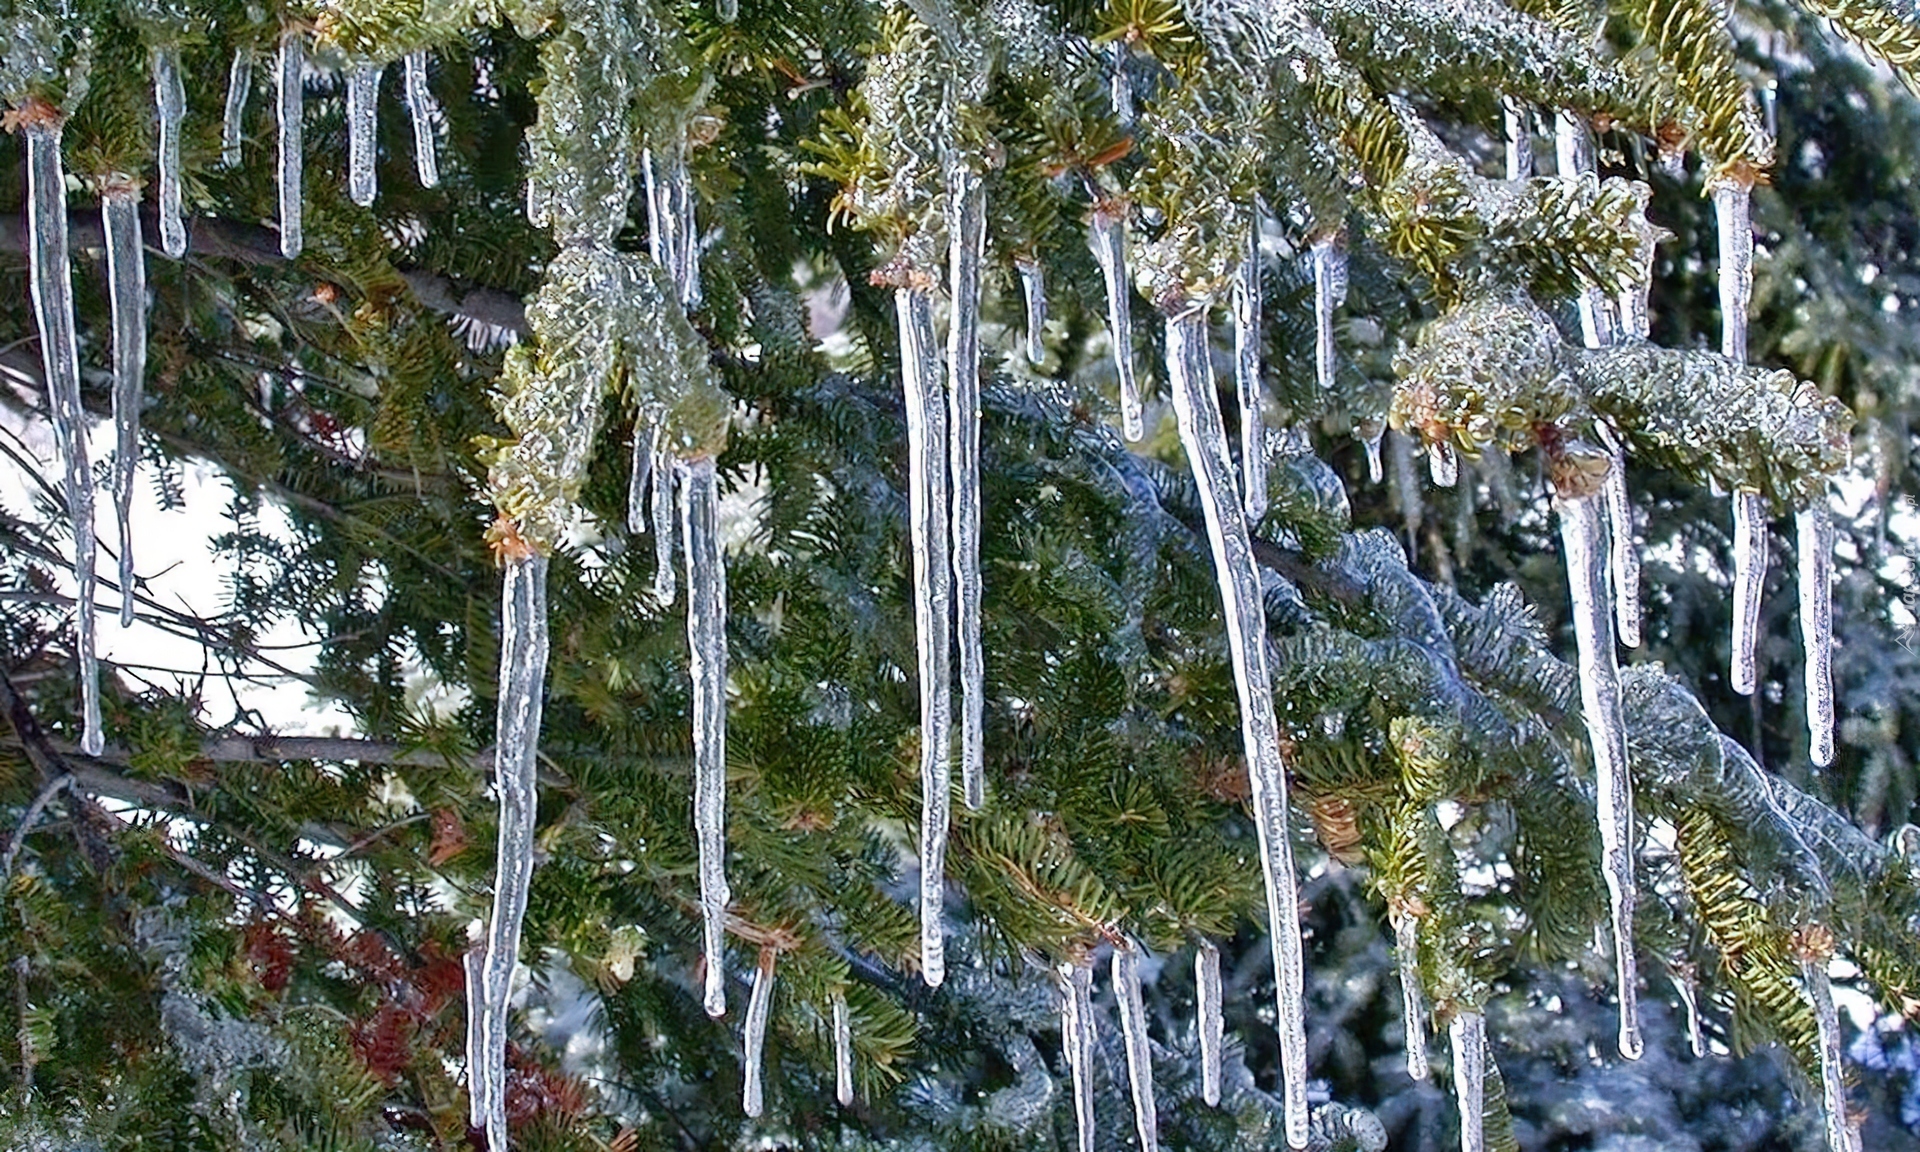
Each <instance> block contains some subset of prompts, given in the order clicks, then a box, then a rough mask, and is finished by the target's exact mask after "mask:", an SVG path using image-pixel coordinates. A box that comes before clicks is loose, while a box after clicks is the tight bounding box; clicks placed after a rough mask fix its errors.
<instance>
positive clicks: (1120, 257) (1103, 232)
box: [1088, 200, 1146, 440]
mask: <svg viewBox="0 0 1920 1152" xmlns="http://www.w3.org/2000/svg"><path fill="white" fill-rule="evenodd" d="M1088 242H1089V244H1090V246H1091V247H1092V248H1093V257H1094V259H1095V260H1097V261H1099V263H1100V274H1101V276H1102V278H1104V279H1105V281H1106V284H1107V329H1108V331H1109V332H1110V333H1112V336H1113V367H1114V371H1115V372H1117V373H1119V376H1120V424H1121V431H1123V432H1124V433H1126V437H1127V439H1129V440H1138V439H1140V438H1141V437H1142V436H1145V435H1146V427H1145V422H1144V420H1145V418H1144V417H1143V416H1142V414H1141V410H1140V382H1139V381H1138V380H1137V379H1135V377H1134V373H1133V298H1132V293H1133V285H1132V283H1131V282H1130V281H1129V279H1128V276H1127V220H1126V201H1124V200H1102V201H1098V202H1096V203H1095V204H1094V206H1093V224H1092V228H1091V231H1090V232H1089V233H1088Z"/></svg>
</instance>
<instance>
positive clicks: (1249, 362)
mask: <svg viewBox="0 0 1920 1152" xmlns="http://www.w3.org/2000/svg"><path fill="white" fill-rule="evenodd" d="M1248 216H1249V218H1250V220H1249V223H1248V226H1247V250H1246V253H1245V254H1244V255H1242V256H1241V257H1240V270H1239V275H1238V276H1236V277H1235V278H1234V283H1233V379H1234V386H1235V387H1234V390H1235V391H1236V392H1237V393H1238V394H1239V397H1240V476H1241V481H1240V488H1241V492H1240V495H1241V499H1242V501H1243V503H1244V504H1245V506H1246V509H1247V519H1248V520H1249V521H1255V522H1257V521H1258V520H1259V519H1260V518H1261V517H1262V516H1265V515H1266V514H1267V429H1266V425H1265V423H1264V422H1263V419H1262V413H1261V404H1260V399H1261V397H1260V209H1259V206H1258V205H1255V206H1253V207H1252V208H1251V210H1250V211H1249V212H1248Z"/></svg>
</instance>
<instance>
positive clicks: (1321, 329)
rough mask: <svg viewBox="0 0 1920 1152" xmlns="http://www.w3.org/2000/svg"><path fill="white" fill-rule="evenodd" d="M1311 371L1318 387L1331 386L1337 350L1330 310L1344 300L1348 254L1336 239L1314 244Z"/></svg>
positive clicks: (1337, 364)
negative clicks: (1316, 379) (1314, 375)
mask: <svg viewBox="0 0 1920 1152" xmlns="http://www.w3.org/2000/svg"><path fill="white" fill-rule="evenodd" d="M1312 251H1313V319H1314V343H1313V364H1314V372H1315V374H1316V376H1317V378H1318V379H1319V381H1320V387H1322V388H1331V387H1333V377H1334V372H1335V370H1336V369H1337V368H1338V367H1339V355H1340V349H1339V346H1338V345H1337V344H1335V343H1334V339H1333V310H1334V309H1335V308H1338V307H1339V306H1340V304H1341V302H1342V301H1344V300H1345V299H1346V297H1347V253H1346V249H1344V248H1342V247H1341V246H1340V244H1339V243H1338V239H1337V237H1334V236H1322V237H1320V238H1319V239H1318V240H1315V241H1314V242H1313V248H1312Z"/></svg>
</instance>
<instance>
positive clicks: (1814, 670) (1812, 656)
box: [1794, 493, 1833, 768]
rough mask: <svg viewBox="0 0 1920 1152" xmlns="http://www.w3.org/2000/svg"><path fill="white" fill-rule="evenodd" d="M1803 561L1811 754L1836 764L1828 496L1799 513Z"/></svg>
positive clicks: (1802, 600)
mask: <svg viewBox="0 0 1920 1152" xmlns="http://www.w3.org/2000/svg"><path fill="white" fill-rule="evenodd" d="M1794 526H1795V528H1796V529H1797V535H1798V537H1799V544H1798V546H1797V548H1796V551H1797V552H1798V554H1799V560H1800V645H1801V648H1802V649H1803V653H1802V655H1803V656H1804V657H1805V661H1806V685H1807V748H1808V753H1807V754H1808V756H1809V758H1811V759H1812V760H1813V762H1814V763H1815V764H1818V765H1820V766H1821V767H1822V768H1824V767H1826V766H1827V765H1829V764H1832V763H1833V512H1832V510H1831V509H1830V508H1829V507H1828V505H1827V500H1826V496H1825V493H1822V494H1821V495H1819V496H1816V497H1815V498H1814V499H1813V500H1812V501H1811V502H1809V503H1808V504H1807V506H1806V507H1805V508H1802V509H1800V511H1799V512H1797V513H1795V514H1794Z"/></svg>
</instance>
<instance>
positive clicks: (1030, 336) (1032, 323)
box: [1014, 260, 1047, 365]
mask: <svg viewBox="0 0 1920 1152" xmlns="http://www.w3.org/2000/svg"><path fill="white" fill-rule="evenodd" d="M1014 268H1015V269H1016V270H1017V271H1018V272H1019V273H1020V292H1021V294H1022V295H1023V296H1025V297H1026V302H1027V362H1028V363H1030V364H1034V365H1038V364H1041V363H1043V362H1045V360H1046V358H1047V343H1046V327H1047V280H1046V270H1045V267H1044V266H1043V265H1042V264H1041V263H1040V262H1039V261H1037V260H1021V261H1019V262H1018V263H1017V264H1015V265H1014Z"/></svg>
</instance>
